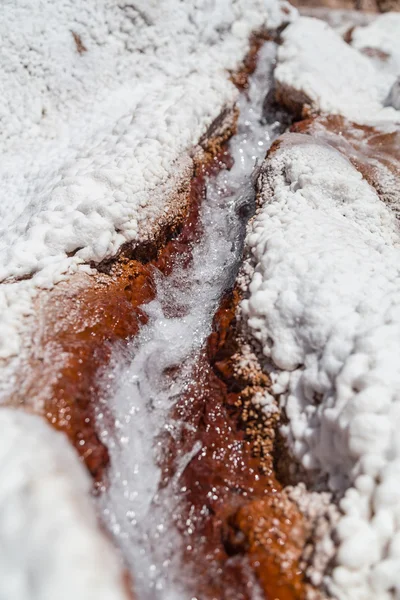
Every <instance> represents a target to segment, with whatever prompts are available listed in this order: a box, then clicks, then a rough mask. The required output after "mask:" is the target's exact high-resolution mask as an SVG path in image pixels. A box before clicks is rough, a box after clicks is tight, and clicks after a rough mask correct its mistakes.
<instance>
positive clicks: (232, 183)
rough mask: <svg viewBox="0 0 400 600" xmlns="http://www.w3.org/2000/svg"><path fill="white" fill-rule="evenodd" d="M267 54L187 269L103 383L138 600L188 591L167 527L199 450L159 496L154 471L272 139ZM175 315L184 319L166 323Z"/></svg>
mask: <svg viewBox="0 0 400 600" xmlns="http://www.w3.org/2000/svg"><path fill="white" fill-rule="evenodd" d="M274 56H275V45H274V44H272V43H267V44H265V46H264V48H263V50H262V52H261V57H260V60H259V66H258V68H257V71H256V72H255V74H254V75H253V76H252V78H251V87H250V90H249V98H248V99H246V97H245V96H244V95H243V96H242V97H241V98H240V101H239V108H240V118H239V123H238V133H237V135H236V136H235V137H234V138H233V139H232V141H231V143H230V146H229V150H230V153H231V155H232V157H233V158H234V166H233V167H232V169H231V170H230V171H226V170H223V171H221V173H220V174H219V175H218V176H217V177H216V178H215V179H211V180H210V181H209V182H208V186H207V198H206V200H205V201H204V204H203V206H202V208H201V223H202V228H203V230H204V235H203V236H202V238H201V240H200V242H199V243H197V244H195V245H194V247H193V262H192V263H191V265H190V266H189V267H188V268H183V267H182V268H181V267H179V268H177V270H176V271H175V272H174V274H173V275H171V276H170V277H167V278H165V277H163V276H161V275H160V276H159V279H158V283H157V298H156V299H155V300H153V301H152V302H151V303H149V304H148V305H146V312H147V313H148V315H149V322H148V324H147V325H146V326H145V327H143V328H142V330H141V333H140V335H139V336H138V337H137V338H136V339H135V340H133V341H132V342H131V344H130V345H129V347H128V349H127V351H126V352H125V351H123V352H122V353H121V352H120V351H118V349H117V350H116V351H115V357H114V363H115V366H114V368H112V369H110V370H109V371H108V372H107V373H106V374H105V376H104V380H103V381H104V401H105V407H112V411H113V415H112V417H113V419H112V421H113V423H112V426H108V425H107V423H109V419H110V416H109V415H107V413H105V414H102V413H100V414H98V422H99V425H100V427H101V429H102V436H103V439H104V441H105V442H106V444H107V446H108V448H109V451H110V455H111V468H110V472H109V480H110V485H109V487H108V489H107V490H106V491H105V492H104V494H103V495H102V497H101V498H100V505H101V507H102V513H103V515H104V519H105V522H106V523H107V525H108V527H109V529H110V531H112V532H113V534H114V536H115V538H116V540H117V543H118V544H119V545H120V546H121V548H122V549H123V552H124V556H125V557H126V558H127V560H128V563H129V565H130V568H131V571H132V572H133V577H134V580H135V588H136V590H137V593H138V595H139V597H140V598H144V599H146V598H151V599H155V598H162V599H163V600H168V599H171V600H177V599H179V598H187V597H188V594H189V592H190V586H191V574H190V573H187V578H186V580H185V578H183V577H182V572H181V563H180V552H181V545H180V544H181V538H179V536H178V535H177V533H176V532H175V530H174V527H173V522H174V520H176V519H179V503H180V499H181V498H182V496H184V490H182V489H181V483H180V474H181V473H182V472H183V471H184V468H185V466H186V464H187V463H188V462H189V461H190V460H191V458H192V457H193V456H194V455H196V454H197V453H198V452H201V446H200V445H199V443H197V444H195V446H194V447H193V449H192V451H191V452H189V453H188V454H187V455H186V456H181V457H178V460H179V464H178V468H177V474H175V476H174V477H173V479H172V480H171V481H170V482H169V484H168V486H167V487H166V488H164V489H163V490H162V491H161V492H157V490H158V486H159V483H160V477H161V473H160V469H159V467H158V466H157V463H158V459H159V457H160V456H162V453H163V450H164V445H163V444H164V442H163V441H162V438H160V437H159V436H160V435H162V434H163V433H165V432H169V434H170V435H172V436H174V435H175V434H177V433H179V430H180V428H181V427H183V426H184V425H183V424H181V423H177V422H175V421H172V420H171V418H170V417H169V412H170V410H171V409H172V407H173V406H174V404H175V403H176V401H177V399H178V398H179V397H181V396H182V394H184V393H185V392H186V393H188V390H189V389H190V386H191V383H192V377H193V369H194V367H195V365H196V361H197V359H198V357H199V354H200V351H201V349H202V347H203V345H204V343H205V340H206V338H207V336H208V335H209V334H210V332H211V324H212V318H213V314H214V312H215V310H216V308H217V306H218V303H219V300H220V297H221V295H222V293H223V291H224V290H225V289H226V287H228V286H229V285H231V284H232V283H233V282H234V279H235V276H236V272H237V264H238V260H239V256H240V252H241V247H242V241H243V236H242V232H243V228H244V225H243V224H240V222H239V219H238V215H237V208H238V207H241V210H243V208H244V206H245V205H246V204H247V203H249V202H250V204H251V199H252V198H253V200H254V191H253V190H252V189H250V188H252V186H251V185H250V184H249V176H250V174H251V172H252V170H253V167H254V163H255V161H256V159H257V158H261V157H263V156H264V155H265V152H266V150H267V148H268V147H269V145H270V144H271V141H272V138H273V136H274V135H276V129H277V123H274V124H272V125H263V124H262V123H261V122H260V118H261V115H262V106H263V100H264V96H265V94H266V92H267V88H268V86H269V85H270V71H271V68H272V62H273V60H274ZM174 307H175V308H176V307H179V310H180V312H183V313H184V316H179V317H175V318H171V317H168V314H170V311H171V308H174ZM170 367H179V370H178V373H177V375H175V376H174V377H173V379H172V380H171V378H170V377H168V375H166V370H168V369H169V368H170ZM188 401H190V399H189V400H188ZM160 440H161V441H160ZM177 579H178V580H180V583H179V584H178V583H177Z"/></svg>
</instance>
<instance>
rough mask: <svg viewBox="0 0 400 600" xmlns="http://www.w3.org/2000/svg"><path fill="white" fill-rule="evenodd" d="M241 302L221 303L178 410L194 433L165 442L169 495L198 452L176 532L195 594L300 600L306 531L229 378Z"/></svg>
mask: <svg viewBox="0 0 400 600" xmlns="http://www.w3.org/2000/svg"><path fill="white" fill-rule="evenodd" d="M237 301H238V296H237V295H236V294H235V293H234V294H229V295H228V296H227V297H226V298H225V299H224V301H223V302H222V304H221V307H220V309H219V311H218V312H217V315H216V317H215V320H214V332H213V333H212V334H211V336H210V338H209V340H208V343H207V348H206V350H205V351H204V352H203V354H202V356H201V357H200V360H199V362H198V365H197V368H196V372H195V376H194V383H193V385H192V387H191V389H190V390H189V391H188V392H187V394H186V395H185V396H184V397H182V398H181V399H180V400H179V401H178V403H177V405H176V407H175V409H174V413H173V418H174V419H177V420H178V421H183V422H184V423H185V424H186V425H190V426H191V427H185V428H184V429H183V430H182V432H181V436H180V438H179V439H176V436H175V437H174V438H172V437H171V438H168V439H166V440H164V444H165V445H166V446H167V447H168V451H167V452H166V462H165V464H163V465H162V468H163V473H164V477H165V481H164V485H168V481H169V480H170V478H171V477H173V475H174V471H175V469H176V467H177V460H176V457H177V456H182V455H185V454H187V453H189V452H190V451H191V449H192V448H193V446H194V445H195V443H197V444H198V445H199V444H200V445H201V450H199V452H198V453H197V454H196V456H194V457H193V458H192V460H191V461H190V462H189V464H188V465H187V466H186V468H185V470H184V472H183V474H182V475H181V478H180V487H181V489H182V490H183V492H182V498H181V502H180V505H179V518H177V519H176V523H175V525H176V527H177V528H178V530H179V531H180V533H181V536H182V539H183V540H184V547H185V550H184V558H183V561H184V563H185V565H186V568H187V569H188V570H189V573H191V574H192V575H193V580H194V582H195V583H194V585H193V588H194V589H193V590H190V591H191V593H193V594H195V595H196V596H198V597H200V598H221V599H222V598H224V599H225V598H226V599H230V598H235V599H238V600H241V599H249V600H250V599H251V598H252V597H253V593H254V591H255V589H259V588H261V590H262V595H263V597H265V598H280V599H281V600H294V599H300V598H303V597H304V594H305V592H304V583H303V575H302V573H301V570H300V569H299V559H300V556H301V553H302V549H303V547H304V544H305V536H306V533H305V528H304V526H303V523H302V519H301V516H300V514H299V512H298V510H297V509H296V508H295V507H294V505H293V504H292V503H290V502H289V500H288V499H287V498H286V496H285V495H284V493H283V492H282V488H281V486H280V484H279V483H278V481H277V480H276V478H275V476H274V472H273V459H272V456H269V457H264V458H265V460H264V463H263V464H261V461H260V459H259V457H257V456H255V454H256V453H255V452H254V446H255V444H254V440H253V439H252V437H251V436H249V435H248V433H247V429H246V426H245V424H244V423H243V421H242V409H243V402H242V399H241V394H242V392H243V388H244V383H241V382H240V381H238V380H236V379H235V378H234V377H233V364H232V357H233V355H234V354H235V352H236V351H237V347H236V344H235V341H234V340H235V337H234V320H235V319H234V315H235V308H236V303H237ZM266 463H268V464H269V468H267V469H266V468H265V465H266Z"/></svg>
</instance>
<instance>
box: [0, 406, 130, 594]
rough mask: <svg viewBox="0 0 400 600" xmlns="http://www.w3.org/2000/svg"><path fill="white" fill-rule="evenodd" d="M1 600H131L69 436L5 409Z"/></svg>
mask: <svg viewBox="0 0 400 600" xmlns="http://www.w3.org/2000/svg"><path fill="white" fill-rule="evenodd" d="M0 429H1V442H0V481H1V486H0V581H1V585H0V599H1V600H56V599H57V600H71V599H74V600H111V598H112V600H123V599H124V600H127V598H128V594H127V591H126V590H125V586H124V584H123V573H122V566H121V564H120V563H119V560H118V558H117V557H116V554H115V551H114V549H113V548H112V546H111V544H110V542H109V541H108V540H107V539H106V538H105V536H104V535H103V534H102V533H101V532H100V531H99V528H98V524H97V521H96V517H95V513H94V508H93V505H92V501H91V499H90V497H89V491H90V488H91V481H90V478H89V476H88V475H87V473H86V472H85V469H84V467H83V466H82V465H81V464H80V462H79V459H78V456H77V455H76V453H75V451H74V450H73V449H72V448H71V447H70V444H69V443H68V441H67V439H66V438H65V437H64V434H61V433H58V432H56V431H54V430H53V429H52V428H51V427H50V426H49V425H48V424H47V423H46V422H45V421H44V420H43V419H42V418H41V417H37V416H34V415H29V414H27V413H24V412H22V411H16V410H12V409H6V408H2V409H0Z"/></svg>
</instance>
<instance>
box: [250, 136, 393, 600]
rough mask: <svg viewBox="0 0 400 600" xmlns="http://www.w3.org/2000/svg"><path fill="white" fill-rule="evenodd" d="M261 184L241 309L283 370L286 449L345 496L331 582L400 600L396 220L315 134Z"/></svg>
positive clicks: (288, 142)
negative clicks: (248, 278)
mask: <svg viewBox="0 0 400 600" xmlns="http://www.w3.org/2000/svg"><path fill="white" fill-rule="evenodd" d="M262 181H263V188H262V192H261V193H262V200H263V205H262V208H261V209H260V212H259V214H258V215H257V216H256V217H255V219H254V221H253V223H252V226H251V230H250V233H249V235H248V239H247V244H248V247H249V249H250V251H251V253H252V258H251V261H250V262H251V267H252V268H253V269H254V272H253V274H252V276H251V283H250V287H249V291H250V296H249V299H248V300H245V301H244V302H243V306H242V310H243V313H244V315H245V317H246V319H247V321H248V324H249V326H250V329H251V331H252V333H253V335H254V336H255V338H256V339H257V340H258V341H259V343H260V344H261V346H262V349H263V353H264V355H265V356H266V357H267V358H268V359H269V360H271V361H272V362H273V364H274V365H275V370H274V369H273V370H272V374H271V376H272V379H273V381H274V382H275V384H274V386H273V391H274V392H275V393H276V394H277V395H278V396H280V402H281V405H282V407H284V409H285V411H286V414H287V417H288V424H287V425H286V426H285V427H284V433H285V435H286V436H287V439H288V443H289V446H290V448H291V451H292V452H293V454H294V456H295V457H296V458H297V459H298V460H299V461H300V462H301V463H302V465H303V466H304V467H305V468H306V469H308V470H311V471H314V478H317V479H318V476H319V477H320V478H321V480H322V481H325V480H326V482H327V485H328V488H329V489H331V490H333V491H334V492H335V493H337V494H339V495H342V494H344V498H343V500H342V501H341V503H340V506H341V509H342V511H343V517H342V518H341V520H340V522H339V525H338V529H337V535H338V540H339V548H338V552H337V556H336V562H337V566H336V567H335V569H334V571H333V575H332V578H331V579H330V580H329V581H328V585H329V588H330V590H331V592H332V593H333V596H334V597H337V598H339V599H340V600H342V599H349V600H350V599H352V600H355V599H356V600H361V599H371V600H372V599H379V600H386V599H389V598H394V597H398V595H399V594H400V577H399V573H400V553H399V543H400V512H399V497H400V496H399V494H400V486H399V472H400V445H399V437H398V431H399V429H400V412H399V406H400V404H399V398H400V371H399V367H398V357H399V355H400V267H399V265H400V252H399V242H400V236H399V230H398V226H397V223H396V219H395V217H394V215H393V214H392V213H391V211H390V210H389V209H388V208H387V207H386V206H385V205H384V204H383V203H382V202H381V201H380V199H379V198H378V196H377V194H376V192H375V191H374V190H373V189H372V188H371V187H370V186H369V185H368V184H367V183H366V181H365V180H363V179H362V176H361V174H360V173H359V172H357V171H356V169H355V168H354V167H353V166H352V165H351V164H350V162H349V161H348V160H347V159H346V158H345V157H343V156H342V155H340V154H339V153H338V152H337V151H336V150H334V149H333V148H331V147H330V146H327V145H324V144H322V143H320V142H318V141H316V140H313V139H312V138H311V137H309V136H304V135H300V134H287V135H285V136H283V140H282V143H281V145H280V146H279V148H278V150H277V151H276V152H275V153H274V154H273V155H272V156H271V157H270V158H269V160H268V161H266V163H265V167H264V171H263V175H262ZM250 272H251V271H250ZM276 367H278V368H276ZM393 590H394V591H393Z"/></svg>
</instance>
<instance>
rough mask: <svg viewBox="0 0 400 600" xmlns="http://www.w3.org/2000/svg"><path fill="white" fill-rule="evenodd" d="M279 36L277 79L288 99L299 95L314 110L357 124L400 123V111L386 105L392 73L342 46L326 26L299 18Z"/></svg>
mask: <svg viewBox="0 0 400 600" xmlns="http://www.w3.org/2000/svg"><path fill="white" fill-rule="evenodd" d="M371 27H372V25H371ZM366 29H368V28H366ZM392 37H393V36H391V39H392ZM282 38H283V44H282V45H281V47H280V49H279V52H278V65H277V68H276V70H275V77H276V80H277V83H278V86H281V87H282V88H283V90H284V91H283V94H286V95H287V96H289V99H290V97H291V96H293V97H295V96H296V95H297V96H298V98H301V99H302V101H304V103H305V104H307V105H308V106H309V107H310V109H311V111H312V112H322V113H329V114H339V115H343V116H345V117H347V118H349V119H351V120H353V121H356V122H359V123H360V122H361V123H371V122H375V121H398V122H400V112H399V111H397V110H396V109H395V108H394V107H393V106H387V99H388V97H389V95H390V91H391V88H392V86H393V85H394V83H395V81H396V74H394V73H393V72H391V71H385V70H382V68H380V67H379V65H377V64H376V63H374V61H371V60H370V59H369V58H368V57H367V56H365V55H364V54H362V53H360V52H359V51H358V50H356V49H355V48H353V47H351V46H350V45H348V44H346V42H345V41H344V40H343V39H342V38H341V37H340V35H339V34H338V33H337V32H335V31H334V30H333V29H331V27H330V26H329V25H328V24H327V23H324V22H323V21H320V20H318V19H313V18H309V17H302V18H300V19H298V20H296V21H295V22H294V23H292V24H291V25H289V27H287V28H286V29H285V30H284V32H283V34H282ZM399 74H400V73H399Z"/></svg>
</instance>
